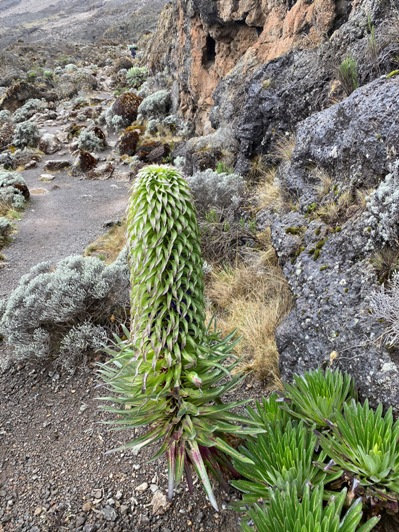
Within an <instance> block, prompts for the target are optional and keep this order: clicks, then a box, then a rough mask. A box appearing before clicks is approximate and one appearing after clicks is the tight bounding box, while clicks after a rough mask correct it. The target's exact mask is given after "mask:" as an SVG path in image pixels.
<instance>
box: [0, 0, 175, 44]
mask: <svg viewBox="0 0 399 532" xmlns="http://www.w3.org/2000/svg"><path fill="white" fill-rule="evenodd" d="M166 3H167V0H85V1H84V2H82V0H68V3H67V5H68V7H65V4H66V2H65V1H60V0H58V1H57V0H0V46H1V47H5V46H8V45H10V44H13V43H14V42H16V41H17V40H23V41H24V42H25V43H29V42H35V43H37V42H41V41H47V42H48V41H52V40H57V41H59V40H63V41H73V42H83V43H90V42H96V41H98V40H102V41H104V40H110V41H126V40H127V39H131V40H134V39H137V38H139V37H140V36H141V35H142V34H143V33H145V32H146V31H150V30H152V29H153V28H154V25H155V23H156V19H157V16H158V13H159V11H160V10H161V8H162V7H163V6H164V5H165V4H166Z"/></svg>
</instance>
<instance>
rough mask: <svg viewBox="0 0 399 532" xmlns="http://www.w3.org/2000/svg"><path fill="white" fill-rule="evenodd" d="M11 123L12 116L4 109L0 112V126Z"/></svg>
mask: <svg viewBox="0 0 399 532" xmlns="http://www.w3.org/2000/svg"><path fill="white" fill-rule="evenodd" d="M12 121H13V118H12V114H11V113H10V111H7V110H6V109H4V110H3V111H0V124H2V123H4V122H12Z"/></svg>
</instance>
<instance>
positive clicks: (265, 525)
mask: <svg viewBox="0 0 399 532" xmlns="http://www.w3.org/2000/svg"><path fill="white" fill-rule="evenodd" d="M323 495H324V491H323V487H322V486H317V487H315V488H314V489H313V490H311V489H310V487H309V486H306V487H305V489H304V490H303V492H302V493H300V492H298V490H297V487H296V485H295V483H294V484H291V485H288V486H287V488H286V490H283V491H280V490H277V491H276V490H275V491H273V490H270V495H269V497H268V498H269V503H268V505H267V506H259V505H256V506H255V507H254V508H251V509H250V511H249V517H250V518H251V519H252V521H253V523H254V525H255V529H256V530H257V531H258V532H270V531H273V532H337V531H338V530H339V531H340V532H369V531H370V530H372V529H373V528H374V527H375V526H376V524H377V523H378V521H379V518H378V517H373V518H372V519H370V520H369V521H367V522H366V523H364V524H361V520H362V515H363V512H362V502H361V499H357V500H356V501H355V502H354V503H353V504H352V505H351V506H350V508H349V509H348V510H347V511H346V512H345V513H343V507H344V503H345V500H346V489H343V490H342V491H341V492H339V493H337V494H335V495H333V496H332V497H331V498H330V499H329V501H328V504H326V505H325V504H324V502H323V498H324V497H323ZM242 529H243V531H244V532H253V530H254V529H253V528H252V527H250V526H248V525H247V524H246V523H243V526H242Z"/></svg>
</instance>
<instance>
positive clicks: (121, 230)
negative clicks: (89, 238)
mask: <svg viewBox="0 0 399 532" xmlns="http://www.w3.org/2000/svg"><path fill="white" fill-rule="evenodd" d="M125 244H126V222H125V221H123V222H122V223H121V224H116V225H114V226H113V227H111V229H110V230H109V231H107V233H105V234H104V235H101V236H99V237H98V238H97V239H96V240H95V241H94V242H92V243H91V244H89V245H88V246H87V248H86V250H85V253H84V254H85V256H86V257H93V256H94V257H98V258H100V259H101V260H104V261H105V263H106V264H111V263H112V262H114V261H115V260H116V259H117V257H118V255H119V253H120V252H121V251H122V249H123V248H124V246H125Z"/></svg>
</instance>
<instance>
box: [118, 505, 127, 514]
mask: <svg viewBox="0 0 399 532" xmlns="http://www.w3.org/2000/svg"><path fill="white" fill-rule="evenodd" d="M120 510H121V514H122V515H125V514H127V512H128V510H129V506H127V504H122V506H121V508H120Z"/></svg>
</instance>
